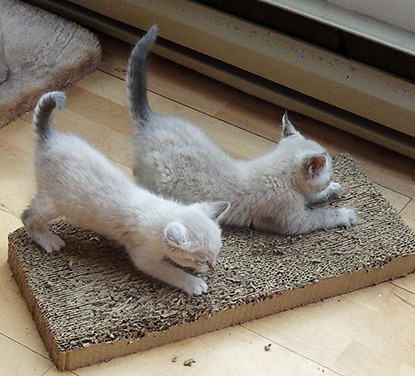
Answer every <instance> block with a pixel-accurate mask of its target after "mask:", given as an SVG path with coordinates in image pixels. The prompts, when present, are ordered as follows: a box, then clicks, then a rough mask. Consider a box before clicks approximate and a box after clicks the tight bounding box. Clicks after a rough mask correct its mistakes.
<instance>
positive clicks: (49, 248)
mask: <svg viewBox="0 0 415 376" xmlns="http://www.w3.org/2000/svg"><path fill="white" fill-rule="evenodd" d="M57 217H58V214H57V213H56V210H55V207H54V205H53V204H52V203H51V202H50V200H48V199H47V198H42V197H41V196H39V195H37V196H36V197H35V198H34V199H33V200H32V202H31V203H30V205H29V207H28V208H27V209H25V210H24V211H23V213H22V216H21V218H22V221H23V224H24V227H25V230H26V232H27V233H28V235H29V236H30V237H31V238H32V239H33V240H34V241H35V242H36V243H37V244H39V245H40V246H41V247H42V248H43V249H44V250H45V251H46V252H48V253H51V252H53V251H59V250H60V249H61V248H62V247H64V246H65V242H64V241H63V240H62V239H61V238H60V237H59V236H57V235H55V234H53V233H52V232H51V231H50V230H48V229H47V224H48V223H49V222H50V221H51V220H53V219H55V218H57Z"/></svg>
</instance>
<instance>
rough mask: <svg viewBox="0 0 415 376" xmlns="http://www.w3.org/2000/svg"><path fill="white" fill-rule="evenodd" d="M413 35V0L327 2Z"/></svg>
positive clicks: (337, 0)
mask: <svg viewBox="0 0 415 376" xmlns="http://www.w3.org/2000/svg"><path fill="white" fill-rule="evenodd" d="M327 1H328V2H329V3H333V4H337V5H340V6H342V7H343V8H346V9H350V10H353V11H356V12H358V13H362V14H365V15H367V16H370V17H373V18H376V19H378V20H380V21H385V22H387V23H389V24H391V25H394V26H397V27H400V28H402V29H406V30H408V31H411V32H413V33H415V0H327Z"/></svg>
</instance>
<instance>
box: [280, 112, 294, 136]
mask: <svg viewBox="0 0 415 376" xmlns="http://www.w3.org/2000/svg"><path fill="white" fill-rule="evenodd" d="M296 133H298V131H297V130H296V129H295V128H294V125H292V123H291V121H290V119H288V111H287V110H285V113H284V115H283V116H282V134H281V138H285V137H288V136H292V135H293V134H296Z"/></svg>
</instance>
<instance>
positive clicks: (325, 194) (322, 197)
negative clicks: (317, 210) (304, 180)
mask: <svg viewBox="0 0 415 376" xmlns="http://www.w3.org/2000/svg"><path fill="white" fill-rule="evenodd" d="M341 189H342V186H341V185H340V184H339V183H335V182H333V181H332V182H331V183H330V184H329V186H328V187H327V188H326V189H324V190H322V191H321V192H318V193H316V194H315V195H314V196H311V197H308V198H307V203H308V204H316V203H317V202H322V201H326V200H327V199H328V198H330V197H331V196H333V195H338V194H339V193H340V191H341Z"/></svg>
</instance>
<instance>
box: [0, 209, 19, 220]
mask: <svg viewBox="0 0 415 376" xmlns="http://www.w3.org/2000/svg"><path fill="white" fill-rule="evenodd" d="M0 211H1V212H3V213H6V214H10V215H12V216H13V217H15V218H17V219H20V217H18V216H17V215H15V214H13V213H10V212H9V211H8V210H6V209H4V208H2V207H0Z"/></svg>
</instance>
